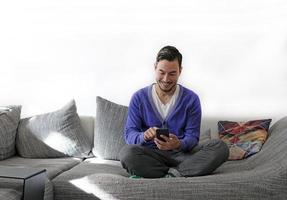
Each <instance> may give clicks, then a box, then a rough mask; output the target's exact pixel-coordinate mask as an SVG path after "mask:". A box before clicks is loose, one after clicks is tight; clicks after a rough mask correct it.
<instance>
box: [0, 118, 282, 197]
mask: <svg viewBox="0 0 287 200" xmlns="http://www.w3.org/2000/svg"><path fill="white" fill-rule="evenodd" d="M80 118H81V125H82V127H83V129H84V132H85V134H87V136H88V138H89V139H90V140H91V141H94V129H95V127H94V125H95V118H94V117H92V116H81V117H80ZM216 122H217V119H203V121H202V129H203V130H204V129H206V128H208V127H213V128H214V127H216ZM96 124H97V123H96ZM286 141H287V117H286V118H283V119H281V120H279V121H277V122H276V123H274V124H273V125H272V127H271V128H270V130H269V138H268V140H267V141H266V143H265V144H264V146H263V148H262V150H261V151H260V152H259V153H257V154H255V155H253V156H251V157H249V158H247V159H244V160H239V161H227V162H225V163H224V164H223V165H222V166H221V167H219V168H218V169H217V170H216V171H215V172H214V173H213V174H211V175H208V176H201V177H191V178H159V179H144V178H143V179H130V178H129V175H128V174H127V173H126V171H125V170H124V169H123V168H122V167H121V164H120V162H119V161H118V160H108V159H101V158H98V157H90V158H86V159H82V158H73V157H64V158H23V157H21V156H19V155H17V154H16V155H14V156H13V157H10V158H8V159H5V160H2V161H0V166H10V167H19V166H21V167H32V168H45V169H46V170H47V180H46V186H45V197H44V199H45V200H52V199H55V200H78V199H81V200H95V199H164V200H166V199H196V200H198V199H234V200H235V199H238V200H242V199H248V200H249V199H266V200H267V199H268V200H270V199H274V200H275V199H276V200H277V199H282V200H283V199H287V153H286V152H287V142H286ZM109 148H113V146H110V147H109ZM0 199H1V200H14V199H15V200H16V199H21V186H20V185H19V183H14V182H13V181H11V180H7V179H5V180H4V179H0Z"/></svg>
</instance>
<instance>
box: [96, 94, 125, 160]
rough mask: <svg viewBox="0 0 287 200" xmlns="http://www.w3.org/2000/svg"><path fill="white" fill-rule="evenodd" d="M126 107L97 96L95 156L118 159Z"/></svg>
mask: <svg viewBox="0 0 287 200" xmlns="http://www.w3.org/2000/svg"><path fill="white" fill-rule="evenodd" d="M127 112H128V107H126V106H122V105H119V104H116V103H113V102H111V101H108V100H106V99H103V98H101V97H97V113H96V119H95V129H94V131H95V132H94V147H93V154H94V155H95V156H96V157H100V158H103V159H110V160H119V155H118V154H119V152H120V150H121V148H122V147H123V146H124V145H125V140H124V127H125V122H126V119H127Z"/></svg>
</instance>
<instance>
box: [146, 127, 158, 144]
mask: <svg viewBox="0 0 287 200" xmlns="http://www.w3.org/2000/svg"><path fill="white" fill-rule="evenodd" d="M155 130H156V127H151V128H149V129H147V130H146V131H145V132H144V140H145V141H149V140H152V139H154V138H155V135H156V133H155Z"/></svg>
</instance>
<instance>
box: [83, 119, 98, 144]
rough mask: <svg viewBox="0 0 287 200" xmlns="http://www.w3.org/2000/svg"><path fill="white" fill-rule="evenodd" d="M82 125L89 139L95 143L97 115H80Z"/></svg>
mask: <svg viewBox="0 0 287 200" xmlns="http://www.w3.org/2000/svg"><path fill="white" fill-rule="evenodd" d="M80 119H81V125H82V127H83V129H84V132H85V134H86V135H87V136H88V137H89V140H90V141H92V144H94V124H95V117H93V116H80Z"/></svg>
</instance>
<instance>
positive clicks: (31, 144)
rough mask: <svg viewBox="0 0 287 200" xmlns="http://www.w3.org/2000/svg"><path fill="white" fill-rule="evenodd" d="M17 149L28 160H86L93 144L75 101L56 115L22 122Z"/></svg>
mask: <svg viewBox="0 0 287 200" xmlns="http://www.w3.org/2000/svg"><path fill="white" fill-rule="evenodd" d="M16 147H17V151H18V154H19V155H20V156H22V157H27V158H57V157H68V156H73V157H80V158H84V157H88V154H89V152H90V151H91V142H89V140H88V138H87V136H86V134H85V133H84V131H83V128H82V126H81V124H80V118H79V116H78V114H77V107H76V104H75V101H74V100H72V101H71V102H69V103H68V104H67V105H66V106H64V107H63V108H61V109H60V110H57V111H55V112H51V113H46V114H42V115H37V116H34V117H29V118H25V119H21V120H20V124H19V127H18V134H17V138H16Z"/></svg>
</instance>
